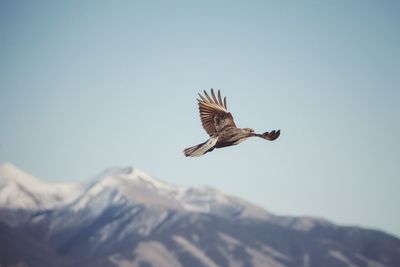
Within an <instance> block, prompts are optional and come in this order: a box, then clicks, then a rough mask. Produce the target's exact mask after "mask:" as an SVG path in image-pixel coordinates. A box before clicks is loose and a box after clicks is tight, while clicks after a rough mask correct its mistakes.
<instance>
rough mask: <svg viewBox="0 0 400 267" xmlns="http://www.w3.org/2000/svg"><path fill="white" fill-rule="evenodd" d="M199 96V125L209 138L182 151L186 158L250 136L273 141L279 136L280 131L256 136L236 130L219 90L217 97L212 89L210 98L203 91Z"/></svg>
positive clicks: (247, 130) (237, 142)
mask: <svg viewBox="0 0 400 267" xmlns="http://www.w3.org/2000/svg"><path fill="white" fill-rule="evenodd" d="M199 96H200V99H197V100H198V101H199V103H198V104H199V111H200V119H201V124H202V126H203V128H204V130H206V132H207V133H208V135H209V136H210V138H209V139H208V140H207V141H206V142H204V143H201V144H198V145H196V146H192V147H189V148H186V149H185V150H184V151H183V153H184V154H185V156H186V157H200V156H202V155H204V154H205V153H207V152H210V151H213V150H214V148H221V147H226V146H233V145H237V144H239V143H241V142H243V141H244V140H246V139H247V138H249V137H252V136H257V137H261V138H264V139H266V140H269V141H273V140H275V139H276V138H278V137H279V135H280V130H278V131H275V130H274V131H272V132H265V133H263V134H257V133H254V131H253V129H250V128H237V127H236V124H235V122H234V121H233V117H232V114H231V113H230V112H228V107H227V105H226V97H224V99H223V100H222V97H221V92H220V91H219V90H218V96H215V94H214V90H213V89H211V96H209V95H208V94H207V92H206V91H204V96H202V95H201V94H199Z"/></svg>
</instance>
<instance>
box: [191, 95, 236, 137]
mask: <svg viewBox="0 0 400 267" xmlns="http://www.w3.org/2000/svg"><path fill="white" fill-rule="evenodd" d="M199 96H200V99H197V101H198V104H199V111H200V119H201V124H202V126H203V128H204V130H205V131H206V132H207V133H208V134H209V135H210V136H212V135H213V134H214V133H215V132H217V131H220V130H221V129H223V128H226V127H235V128H236V125H235V122H234V120H233V117H232V114H231V113H230V112H228V110H227V109H226V97H224V101H223V102H222V97H221V92H220V90H218V98H217V97H216V96H215V93H214V90H213V89H211V97H210V95H209V94H208V93H207V92H206V91H204V96H202V95H201V94H199Z"/></svg>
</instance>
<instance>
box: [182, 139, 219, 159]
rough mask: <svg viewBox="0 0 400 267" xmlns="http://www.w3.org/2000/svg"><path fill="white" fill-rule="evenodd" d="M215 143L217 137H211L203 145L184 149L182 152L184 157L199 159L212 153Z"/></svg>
mask: <svg viewBox="0 0 400 267" xmlns="http://www.w3.org/2000/svg"><path fill="white" fill-rule="evenodd" d="M217 141H218V137H211V138H210V139H208V140H207V141H206V142H204V143H201V144H198V145H195V146H192V147H188V148H185V149H184V150H183V153H184V154H185V156H186V157H200V156H202V155H204V154H205V153H207V152H209V151H212V150H213V149H214V146H215V144H216V143H217Z"/></svg>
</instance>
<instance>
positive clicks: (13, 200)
mask: <svg viewBox="0 0 400 267" xmlns="http://www.w3.org/2000/svg"><path fill="white" fill-rule="evenodd" d="M0 193H1V194H0V199H1V200H2V201H1V202H0V248H2V250H1V251H0V266H33V267H36V266H45V267H46V266H71V267H72V266H100V267H101V266H104V267H110V266H121V267H122V266H124V267H125V266H137V267H142V266H157V267H158V266H160V267H163V266H177V267H180V266H193V267H197V266H199V267H203V266H207V267H210V266H211V267H215V266H224V267H225V266H226V267H234V266H242V267H247V266H249V267H251V266H254V267H258V266H260V267H261V266H276V267H282V266H286V267H292V266H293V267H294V266H304V267H306V266H308V267H313V266H327V267H330V266H348V267H354V266H360V267H364V266H365V267H384V266H399V265H400V240H399V239H397V238H395V237H392V236H390V235H387V234H385V233H382V232H379V231H372V230H365V229H361V228H356V227H343V226H337V225H334V224H332V223H329V222H327V221H325V220H322V219H316V218H312V217H287V216H277V215H274V214H271V213H268V212H267V211H265V210H264V209H262V208H260V207H258V206H256V205H253V204H251V203H248V202H246V201H244V200H241V199H238V198H236V197H233V196H229V195H226V194H224V193H222V192H220V191H218V190H216V189H213V188H210V187H200V188H183V187H179V186H176V185H171V184H168V183H165V182H162V181H160V180H158V179H155V178H153V177H151V176H149V175H147V174H146V173H144V172H143V171H140V170H139V169H136V168H132V167H126V168H111V169H108V170H106V171H104V172H103V173H101V174H100V175H98V176H97V177H96V178H95V179H93V180H91V181H90V182H89V183H87V184H83V185H76V184H49V183H45V182H42V181H40V180H39V179H37V178H34V177H32V176H30V175H29V174H26V173H24V172H23V171H20V170H18V169H17V168H16V167H15V166H13V165H11V164H9V163H8V164H2V165H1V166H0ZM3 193H4V194H3ZM21 212H22V214H23V215H24V216H23V217H22V219H21ZM5 215H7V216H5ZM15 218H19V219H18V220H16V219H15Z"/></svg>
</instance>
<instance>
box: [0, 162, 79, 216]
mask: <svg viewBox="0 0 400 267" xmlns="http://www.w3.org/2000/svg"><path fill="white" fill-rule="evenodd" d="M81 191H82V187H81V186H80V185H78V184H72V183H46V182H43V181H41V180H39V179H38V178H36V177H33V176H32V175H30V174H27V173H25V172H23V171H21V170H20V169H18V168H17V167H15V166H14V165H12V164H11V163H1V164H0V208H3V209H25V210H44V209H51V208H54V207H57V206H62V205H65V204H66V203H68V202H70V201H72V200H74V199H75V198H76V197H77V196H78V195H79V194H80V193H81Z"/></svg>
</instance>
